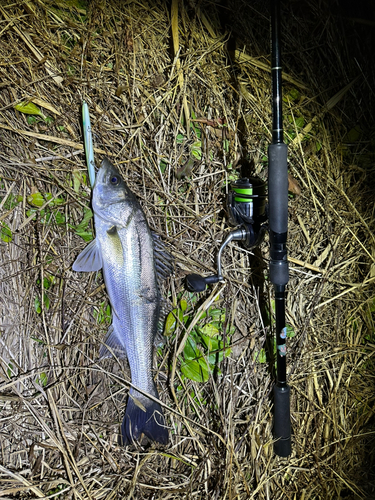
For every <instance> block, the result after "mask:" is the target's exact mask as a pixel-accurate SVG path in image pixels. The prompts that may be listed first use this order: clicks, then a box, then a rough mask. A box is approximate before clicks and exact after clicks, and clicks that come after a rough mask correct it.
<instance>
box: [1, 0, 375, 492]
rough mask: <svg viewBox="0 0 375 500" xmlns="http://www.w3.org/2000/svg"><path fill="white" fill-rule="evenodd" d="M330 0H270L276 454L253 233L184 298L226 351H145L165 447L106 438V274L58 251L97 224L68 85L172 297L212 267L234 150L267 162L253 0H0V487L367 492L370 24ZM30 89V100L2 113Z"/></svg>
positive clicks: (241, 158) (267, 114)
mask: <svg viewBox="0 0 375 500" xmlns="http://www.w3.org/2000/svg"><path fill="white" fill-rule="evenodd" d="M328 6H329V2H326V4H324V5H320V8H321V10H320V11H317V10H316V9H318V7H316V5H315V2H304V3H303V7H301V6H300V4H298V5H297V3H294V2H291V3H286V4H285V5H284V17H283V29H284V31H283V33H284V35H283V55H284V61H285V77H284V100H285V105H284V115H285V131H286V137H287V139H288V142H289V171H290V173H291V175H292V176H293V178H294V179H295V180H296V181H297V182H298V184H299V186H300V188H301V194H300V195H299V196H293V197H291V199H290V209H289V210H290V231H289V249H290V260H291V272H290V283H289V286H288V290H289V292H288V301H287V322H288V325H289V326H290V331H291V332H292V333H293V334H295V335H294V336H293V337H292V338H290V339H289V341H288V372H289V378H290V384H291V387H292V425H293V433H294V435H293V455H292V456H291V457H290V459H288V460H281V459H279V458H277V457H275V456H274V455H273V451H272V401H271V390H272V384H273V374H272V362H266V359H263V358H264V356H265V353H268V356H266V357H267V358H268V359H269V354H270V353H272V340H271V337H270V334H271V328H270V318H269V316H270V313H269V311H270V310H271V309H272V307H271V305H270V303H271V300H272V290H271V287H270V285H269V283H268V281H267V279H266V278H267V256H268V243H267V241H266V242H265V243H263V245H262V248H261V249H260V250H259V251H256V252H254V253H252V252H246V251H244V250H243V249H242V248H241V247H240V246H239V245H237V244H233V245H231V246H230V247H229V248H228V249H227V250H226V251H225V258H224V263H223V265H224V272H225V276H226V278H227V280H226V283H225V284H224V285H223V284H220V285H216V286H215V287H213V288H211V289H208V290H207V292H206V293H205V294H203V295H202V296H200V297H199V298H198V300H197V301H195V302H194V298H192V297H191V296H187V295H186V294H185V295H184V297H185V298H186V299H187V302H188V309H187V312H188V314H190V317H191V320H192V321H194V320H195V321H197V322H198V323H199V322H200V323H199V324H201V325H203V324H204V322H206V323H207V322H208V321H209V318H207V319H205V320H201V319H200V314H201V312H202V311H206V310H207V309H208V307H209V306H210V305H211V304H212V303H214V304H216V305H217V306H215V307H217V308H219V309H220V310H221V311H222V312H223V313H224V312H225V320H224V321H223V325H222V328H223V332H222V335H223V337H224V338H226V342H228V343H231V344H232V352H231V353H230V354H229V355H228V356H226V357H225V358H224V360H223V362H222V363H221V364H220V371H221V373H217V372H216V374H215V373H213V374H211V375H210V377H209V379H208V381H207V382H204V383H198V382H193V381H192V380H189V379H187V378H184V377H183V374H182V372H181V369H180V358H179V357H178V356H176V353H178V352H179V349H180V347H183V345H182V344H181V341H182V339H184V338H185V337H186V336H187V335H188V333H189V332H186V330H185V329H184V327H183V326H182V325H179V326H178V328H177V329H176V331H175V332H174V333H173V335H171V336H170V337H168V338H167V339H166V342H165V345H164V346H163V348H162V349H161V350H160V352H159V353H158V355H157V356H156V359H155V366H157V367H158V370H157V377H158V387H159V391H160V394H161V399H162V401H163V403H164V407H165V414H166V416H167V421H168V425H169V426H170V429H171V431H170V437H171V439H170V445H169V446H167V447H166V448H165V449H158V448H152V447H151V448H145V449H139V450H131V449H124V448H122V447H119V446H118V445H117V435H118V431H119V423H120V422H121V420H122V415H123V413H124V408H125V404H126V398H127V392H128V388H129V372H128V368H127V366H126V364H125V365H122V364H119V363H117V362H115V361H106V362H105V363H100V364H99V363H98V361H97V354H98V349H99V346H100V340H101V339H102V338H103V336H104V334H105V332H106V329H107V328H108V326H109V321H110V320H109V317H108V310H107V305H108V300H107V296H106V293H105V289H104V285H103V281H102V276H101V274H100V273H98V274H97V275H96V274H90V275H78V274H77V273H74V272H73V271H72V270H71V265H72V263H73V261H74V258H75V257H76V256H77V255H78V253H79V252H80V251H81V250H82V248H83V247H84V245H85V244H86V242H85V239H86V240H88V239H89V238H90V237H92V219H90V212H89V207H90V188H89V186H88V183H87V182H86V177H85V176H86V174H87V170H86V164H85V158H84V154H83V151H82V144H83V140H82V133H81V123H80V106H81V103H82V99H85V100H86V101H87V102H88V104H89V108H90V114H91V123H92V127H93V132H94V142H95V147H96V160H97V163H99V162H100V160H101V158H102V157H103V154H106V155H108V156H109V157H110V158H111V159H112V161H114V162H115V163H116V164H117V165H119V166H120V168H121V170H122V172H123V173H124V176H125V178H126V180H127V182H128V184H129V186H130V187H131V189H132V190H133V191H134V192H135V193H136V194H137V196H138V197H139V199H140V200H141V203H142V205H143V207H144V209H145V213H146V215H147V218H148V220H149V223H150V226H151V228H152V229H153V230H155V231H156V232H157V233H158V234H160V236H161V238H162V239H163V240H164V241H165V242H166V243H167V245H168V248H169V249H170V250H171V251H172V253H173V254H174V256H175V259H176V273H175V276H174V277H173V278H172V279H171V280H170V282H169V283H168V284H167V287H166V294H168V296H169V301H170V303H171V304H173V306H176V305H177V304H178V301H179V300H180V298H181V293H182V292H183V291H184V284H183V279H184V276H185V275H186V274H187V273H188V272H199V273H203V274H205V273H206V274H208V273H212V272H213V271H214V269H215V257H216V252H217V250H218V248H219V245H220V242H221V241H222V239H223V236H224V234H225V231H226V230H227V227H228V226H227V220H226V213H225V204H224V201H225V190H226V186H227V184H228V182H230V180H233V179H235V178H237V176H238V175H239V171H240V165H242V167H243V169H245V171H251V172H252V173H253V174H257V175H259V176H261V177H262V178H266V176H267V168H266V158H265V155H266V152H267V146H268V144H269V142H270V125H271V109H270V101H271V99H270V95H271V86H270V72H269V39H268V36H269V24H268V22H269V21H268V12H267V10H265V7H264V5H263V2H254V4H253V5H252V6H251V7H250V6H247V5H246V3H245V2H244V3H243V4H242V3H241V2H237V1H233V2H228V3H226V4H225V5H222V6H220V5H219V3H217V4H215V2H213V3H209V2H197V3H196V2H187V3H186V2H179V3H178V2H175V1H172V5H169V4H167V3H166V4H164V3H163V2H150V3H148V2H146V1H145V0H140V1H137V2H135V1H134V2H133V1H128V2H121V1H117V2H116V1H104V2H100V1H92V2H88V3H86V2H85V1H83V0H82V1H79V0H71V1H64V2H62V1H56V2H54V1H53V0H35V1H26V0H24V1H22V2H18V3H13V2H11V1H10V0H9V1H6V0H2V1H1V2H0V71H1V75H2V78H1V83H0V86H1V87H0V107H1V109H0V111H1V113H0V143H1V150H0V157H1V166H0V178H1V184H0V224H1V240H0V256H1V257H0V259H1V260H0V279H1V295H0V304H1V308H0V315H1V325H0V328H1V333H0V346H1V347H0V367H1V372H0V373H1V381H0V408H1V412H0V436H1V437H0V443H1V452H0V453H1V455H0V456H1V458H0V484H1V486H0V497H3V498H46V497H48V498H67V499H68V498H76V499H86V498H87V499H92V500H94V499H95V500H99V499H117V498H136V499H143V498H144V499H146V498H147V499H151V498H152V499H159V498H160V499H161V498H163V499H173V498H212V499H233V500H234V499H250V498H254V499H269V498H279V499H281V498H282V499H285V498H288V499H304V500H307V499H337V498H347V499H357V498H373V497H374V495H375V489H374V471H373V464H374V451H373V450H374V445H373V443H374V398H375V396H374V382H373V380H374V379H373V377H374V353H375V349H374V344H375V341H374V340H375V337H374V311H375V302H374V300H375V298H374V291H373V290H374V288H373V285H374V280H375V268H374V256H375V237H374V223H373V219H374V214H373V206H374V205H373V192H374V191H373V182H374V167H373V162H374V128H373V123H372V121H371V119H372V116H373V115H372V116H371V109H373V108H372V105H373V93H372V90H371V84H373V82H374V78H373V77H374V75H373V73H371V72H373V68H370V69H368V68H367V67H366V66H365V64H364V60H365V54H363V59H361V58H360V57H359V54H361V52H360V50H359V45H360V44H362V45H364V47H366V44H368V42H369V39H371V37H372V36H373V35H372V34H371V32H370V31H368V30H369V29H370V28H368V26H367V25H366V24H363V25H359V24H358V23H359V21H358V20H357V21H351V20H350V19H348V18H344V17H341V16H339V15H338V14H339V13H337V12H336V13H335V12H334V11H332V10H329V9H328ZM325 9H327V10H325ZM353 23H354V24H353ZM355 23H357V24H355ZM229 30H232V35H231V36H230V35H229ZM345 30H347V31H345ZM343 33H350V37H349V35H348V37H347V38H343ZM359 33H360V35H359ZM234 38H235V41H236V46H235V47H234V45H233V42H234ZM364 50H365V49H363V51H364ZM354 56H355V57H354ZM25 103H34V104H35V105H36V106H37V107H38V109H39V110H40V111H41V113H40V114H39V115H28V114H25V113H22V112H20V111H18V110H17V109H16V106H17V105H24V104H25ZM42 115H43V116H42ZM30 117H31V118H30ZM195 119H203V122H202V120H201V121H194V120H195ZM223 124H225V126H223ZM190 159H192V160H193V161H191V162H190V163H189V160H190ZM217 297H218V301H217V302H214V300H215V299H216V298H217ZM271 323H272V321H271ZM232 325H234V327H235V331H234V333H233V328H232V329H231V326H232ZM262 349H265V350H262ZM371 467H372V469H371Z"/></svg>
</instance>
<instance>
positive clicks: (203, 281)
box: [186, 0, 291, 457]
mask: <svg viewBox="0 0 375 500" xmlns="http://www.w3.org/2000/svg"><path fill="white" fill-rule="evenodd" d="M271 44H272V48H271V75H272V143H271V144H270V145H269V147H268V209H267V207H266V186H265V183H264V182H263V181H261V180H260V179H257V178H255V177H244V178H241V179H239V180H237V181H235V182H232V183H231V185H230V191H229V193H228V198H227V208H228V214H229V224H230V225H232V226H235V227H236V229H234V230H233V231H231V232H230V233H229V234H228V236H227V237H226V239H225V240H224V242H223V243H222V244H221V246H220V249H219V252H218V255H217V274H215V275H212V276H206V277H203V276H201V275H199V274H189V275H188V276H187V277H186V286H187V288H188V290H190V291H192V292H202V291H204V290H205V289H206V285H210V284H213V283H218V282H219V281H224V278H223V276H222V271H221V256H222V253H223V250H224V248H225V247H226V246H227V245H228V244H229V243H230V242H231V241H241V242H242V245H243V246H244V247H245V248H247V249H252V248H255V247H257V246H259V245H260V243H261V242H262V241H263V236H264V234H265V233H266V232H267V229H268V233H269V241H270V262H269V277H270V281H271V283H272V284H273V287H274V293H275V316H276V318H275V319H276V321H275V324H276V328H275V330H276V332H275V335H276V347H277V349H276V351H277V353H276V384H275V386H274V392H273V394H274V437H275V444H274V451H275V454H276V455H278V456H280V457H287V456H289V455H290V453H291V424H290V387H289V386H288V384H287V380H286V325H285V287H286V285H287V283H288V281H289V267H288V260H287V247H286V242H287V233H288V167H287V145H286V144H284V142H283V140H284V139H283V116H282V89H281V87H282V81H281V51H280V0H271ZM267 218H268V226H267V225H266V221H267Z"/></svg>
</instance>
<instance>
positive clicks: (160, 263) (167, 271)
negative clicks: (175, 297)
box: [151, 231, 174, 282]
mask: <svg viewBox="0 0 375 500" xmlns="http://www.w3.org/2000/svg"><path fill="white" fill-rule="evenodd" d="M151 234H152V238H153V240H154V256H155V269H156V273H157V275H158V278H159V280H160V282H161V281H163V280H165V279H166V278H168V277H169V276H171V275H172V274H173V271H174V259H173V256H172V255H171V254H170V253H169V252H168V250H166V248H165V246H164V243H163V242H162V240H161V239H160V236H159V235H158V234H156V233H154V232H153V231H151Z"/></svg>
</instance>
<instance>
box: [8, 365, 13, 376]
mask: <svg viewBox="0 0 375 500" xmlns="http://www.w3.org/2000/svg"><path fill="white" fill-rule="evenodd" d="M8 366H9V368H8V370H7V374H8V377H9V378H11V377H12V371H13V365H12V363H9V364H8Z"/></svg>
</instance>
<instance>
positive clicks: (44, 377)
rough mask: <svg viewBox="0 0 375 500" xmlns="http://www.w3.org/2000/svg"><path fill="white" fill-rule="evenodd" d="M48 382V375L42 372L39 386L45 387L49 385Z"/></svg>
mask: <svg viewBox="0 0 375 500" xmlns="http://www.w3.org/2000/svg"><path fill="white" fill-rule="evenodd" d="M47 382H48V377H47V374H46V373H45V372H42V373H41V374H40V377H39V385H41V386H42V387H45V386H46V385H47Z"/></svg>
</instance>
